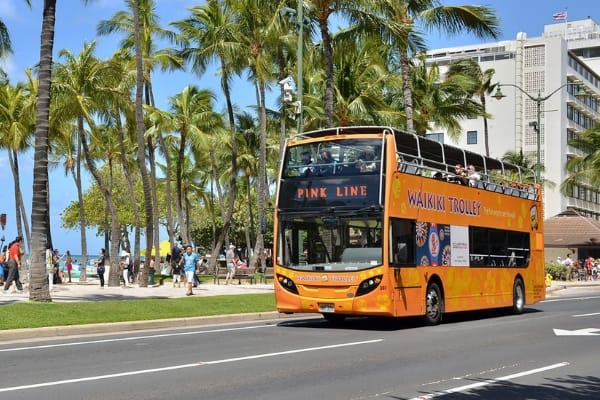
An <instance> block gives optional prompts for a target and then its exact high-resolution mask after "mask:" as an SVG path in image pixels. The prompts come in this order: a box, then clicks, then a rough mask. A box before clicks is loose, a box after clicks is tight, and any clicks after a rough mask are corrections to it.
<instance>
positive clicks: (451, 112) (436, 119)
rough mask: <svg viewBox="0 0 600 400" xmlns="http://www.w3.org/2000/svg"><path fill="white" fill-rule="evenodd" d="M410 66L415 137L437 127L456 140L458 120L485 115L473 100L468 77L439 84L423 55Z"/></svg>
mask: <svg viewBox="0 0 600 400" xmlns="http://www.w3.org/2000/svg"><path fill="white" fill-rule="evenodd" d="M411 64H412V67H411V82H412V96H413V102H414V122H415V131H416V133H417V134H419V135H425V133H426V132H427V131H431V130H432V129H433V127H434V126H436V127H441V128H443V129H445V130H446V131H447V132H448V135H449V136H450V137H451V138H452V139H456V138H458V136H459V135H460V134H461V133H462V130H461V126H460V122H459V120H460V119H463V118H469V119H472V118H476V117H479V116H481V115H485V114H483V111H482V106H481V105H480V104H478V103H477V102H475V101H474V100H473V90H474V87H475V83H474V82H473V80H472V79H471V78H470V77H467V76H465V75H460V74H454V75H451V76H448V77H447V78H446V79H444V80H442V76H441V75H440V70H439V67H438V66H437V64H433V65H431V66H429V67H428V66H427V65H426V63H425V57H424V54H423V53H421V55H420V56H419V57H418V58H416V59H414V60H412V63H411Z"/></svg>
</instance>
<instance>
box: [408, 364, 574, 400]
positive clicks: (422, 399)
mask: <svg viewBox="0 0 600 400" xmlns="http://www.w3.org/2000/svg"><path fill="white" fill-rule="evenodd" d="M567 365H569V363H568V362H561V363H558V364H552V365H547V366H545V367H541V368H536V369H531V370H529V371H523V372H518V373H516V374H512V375H506V376H501V377H500V378H496V379H487V380H485V381H482V382H477V383H471V384H469V385H464V386H458V387H455V388H452V389H448V390H444V391H442V392H437V393H431V394H427V395H424V396H418V397H413V398H412V399H410V400H429V399H434V398H436V397H441V396H444V395H447V394H452V393H459V392H466V391H467V390H471V389H476V388H479V387H483V386H487V385H491V384H493V383H497V382H501V381H509V380H511V379H516V378H521V377H523V376H527V375H533V374H537V373H539V372H544V371H548V370H551V369H555V368H560V367H564V366H567Z"/></svg>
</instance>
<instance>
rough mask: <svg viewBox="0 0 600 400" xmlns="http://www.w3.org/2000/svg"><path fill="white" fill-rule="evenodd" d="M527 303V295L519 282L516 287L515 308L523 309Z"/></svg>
mask: <svg viewBox="0 0 600 400" xmlns="http://www.w3.org/2000/svg"><path fill="white" fill-rule="evenodd" d="M524 304H525V295H524V294H523V286H522V285H520V284H517V285H516V287H515V308H516V309H517V310H522V309H523V305H524Z"/></svg>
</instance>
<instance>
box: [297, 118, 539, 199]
mask: <svg viewBox="0 0 600 400" xmlns="http://www.w3.org/2000/svg"><path fill="white" fill-rule="evenodd" d="M367 134H378V135H383V136H386V135H391V136H393V137H394V143H395V147H396V148H395V154H396V160H391V161H392V164H390V163H389V161H386V163H387V164H388V165H395V169H396V170H398V171H401V172H404V173H410V174H417V175H422V176H424V177H429V178H434V179H443V180H448V181H451V182H456V183H463V184H468V185H471V186H476V187H478V188H480V189H485V190H489V191H493V192H497V193H503V194H507V195H512V196H517V197H522V198H527V199H530V200H537V199H538V194H539V187H538V185H535V184H533V182H534V180H535V173H534V171H533V170H530V169H524V168H522V167H519V166H517V165H514V164H511V163H509V162H506V161H502V160H500V159H497V158H493V157H488V156H485V155H482V154H478V153H475V152H472V151H469V150H465V149H461V148H459V147H456V146H452V145H448V144H444V143H440V142H437V141H434V140H431V139H428V138H426V137H423V136H419V135H415V134H409V133H406V132H402V131H400V130H398V129H394V128H391V127H382V126H352V127H335V128H328V129H321V130H315V131H310V132H304V133H302V134H299V135H295V136H293V137H292V138H290V139H289V141H288V145H291V146H293V145H294V144H298V143H300V142H302V141H305V140H307V139H308V140H309V141H311V142H313V143H314V139H319V138H323V139H326V140H327V141H330V140H335V139H336V138H337V139H342V138H344V139H351V138H352V137H355V136H356V135H367ZM311 139H312V140H311ZM382 155H383V154H382ZM382 159H383V157H382ZM338 161H339V160H338ZM341 161H343V162H342V164H348V162H347V161H345V160H341ZM317 165H321V164H319V162H317ZM468 167H472V170H471V172H472V173H473V174H472V175H471V176H469V171H468V170H467V168H468ZM459 169H462V171H459ZM381 170H382V171H385V170H386V168H381ZM387 170H388V171H389V169H387ZM463 173H464V175H463Z"/></svg>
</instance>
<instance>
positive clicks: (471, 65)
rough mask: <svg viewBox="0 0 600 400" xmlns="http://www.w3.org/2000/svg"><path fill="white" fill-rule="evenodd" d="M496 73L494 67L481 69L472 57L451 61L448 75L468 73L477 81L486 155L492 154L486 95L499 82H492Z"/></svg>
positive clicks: (476, 89) (476, 94)
mask: <svg viewBox="0 0 600 400" xmlns="http://www.w3.org/2000/svg"><path fill="white" fill-rule="evenodd" d="M495 73H496V70H494V69H493V68H488V69H486V70H485V71H484V70H482V69H481V65H479V63H478V62H476V61H475V60H472V59H470V58H467V59H463V60H457V61H454V62H451V63H450V65H449V66H448V72H447V75H448V76H453V75H457V74H461V75H466V76H468V77H470V78H471V79H472V80H473V82H474V83H475V87H474V88H473V89H474V92H473V95H474V96H477V97H478V98H479V103H480V104H481V108H482V111H483V112H484V115H483V138H484V143H485V155H486V156H489V155H490V146H489V130H488V120H487V116H486V115H485V113H486V95H489V94H491V93H492V92H493V91H494V89H496V86H497V85H498V83H492V77H493V76H494V74H495Z"/></svg>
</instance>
